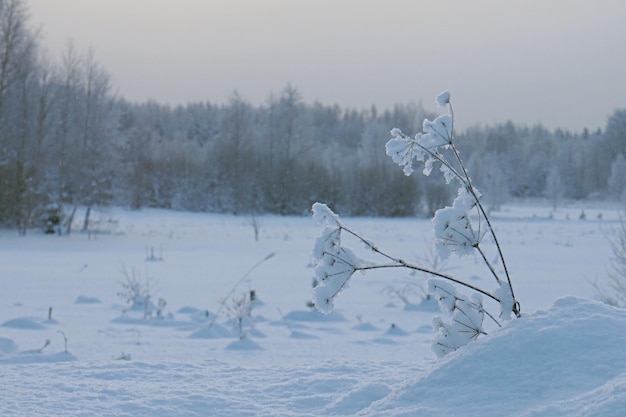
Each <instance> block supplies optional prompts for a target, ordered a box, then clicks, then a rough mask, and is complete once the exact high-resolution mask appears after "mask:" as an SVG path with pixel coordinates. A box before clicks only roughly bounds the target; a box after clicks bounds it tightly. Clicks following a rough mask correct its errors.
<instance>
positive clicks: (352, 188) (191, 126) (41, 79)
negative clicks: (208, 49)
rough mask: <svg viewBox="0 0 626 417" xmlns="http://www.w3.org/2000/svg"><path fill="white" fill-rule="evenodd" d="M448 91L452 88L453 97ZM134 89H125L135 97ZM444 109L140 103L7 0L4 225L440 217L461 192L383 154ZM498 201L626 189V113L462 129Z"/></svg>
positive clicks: (473, 161) (0, 145) (1, 148)
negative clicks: (50, 46)
mask: <svg viewBox="0 0 626 417" xmlns="http://www.w3.org/2000/svg"><path fill="white" fill-rule="evenodd" d="M445 87H446V86H442V89H445ZM122 94H123V92H122ZM432 108H433V109H432V110H430V109H429V108H425V107H423V106H422V105H418V104H397V105H396V106H394V107H393V108H390V109H378V108H376V107H371V108H367V109H352V108H341V107H339V106H337V105H328V104H324V103H318V102H314V103H308V102H307V101H306V98H304V97H302V96H301V95H300V93H299V92H298V89H297V86H292V85H286V86H285V87H284V89H283V90H282V91H280V92H279V93H278V94H276V95H273V94H269V93H268V97H267V100H266V101H265V102H264V103H263V104H262V105H258V106H253V105H251V104H249V103H248V102H247V101H246V99H245V97H242V96H240V95H239V94H238V93H237V92H233V94H232V96H231V98H230V100H229V101H228V102H227V103H219V104H217V103H212V102H211V101H210V97H208V98H207V101H206V102H201V103H189V104H186V105H181V106H170V105H167V104H162V103H158V102H145V103H133V102H129V101H127V100H125V99H124V98H123V97H120V96H118V95H116V94H115V93H114V88H113V81H112V80H111V79H110V77H109V75H108V74H107V71H106V68H104V67H103V66H102V65H101V64H100V63H99V62H98V61H97V59H96V56H95V54H94V53H93V51H79V50H77V49H76V48H75V47H73V46H72V45H71V44H70V45H68V47H67V48H66V50H65V52H64V53H63V55H62V56H60V57H50V56H49V55H48V54H47V53H46V51H44V50H42V48H40V47H39V46H38V35H37V32H36V31H34V30H33V29H32V28H31V27H30V25H29V19H28V10H27V8H26V5H25V3H24V2H23V1H22V0H6V1H4V2H2V3H0V225H2V226H4V227H14V228H16V229H17V230H19V231H20V233H25V232H26V230H27V229H28V228H30V227H38V226H41V225H42V223H45V222H49V221H50V217H51V216H54V217H58V219H57V220H58V221H59V223H62V222H63V221H64V220H65V221H67V220H73V213H75V212H76V208H77V207H86V208H87V210H85V212H86V213H87V214H86V217H85V218H84V220H83V222H84V225H85V227H88V223H89V215H90V214H89V213H90V212H91V209H92V208H96V207H102V206H109V205H118V206H125V207H129V208H137V209H138V208H143V207H162V208H171V209H176V210H189V211H210V212H220V213H238V214H255V213H276V214H303V213H308V212H309V211H310V207H311V204H312V203H313V202H315V201H325V202H327V203H328V204H329V205H331V206H332V207H333V209H334V210H336V211H337V212H339V213H341V214H342V215H344V216H345V215H363V216H407V215H420V214H428V215H429V214H432V212H433V211H434V210H435V209H436V208H439V207H442V205H444V204H445V203H447V202H449V201H451V199H452V193H453V192H454V189H453V188H449V187H447V186H445V185H442V184H440V182H439V181H436V180H433V181H431V180H430V179H429V178H428V177H423V176H412V177H405V176H404V175H403V174H402V172H401V171H400V170H398V169H397V167H396V166H395V164H394V163H393V161H391V160H390V158H388V157H387V156H386V155H385V153H384V145H385V143H386V142H387V140H388V139H389V130H390V129H391V128H393V127H398V128H400V129H402V130H403V131H404V132H406V133H411V134H412V133H417V132H419V131H421V123H422V120H423V119H424V118H425V117H430V118H432V117H433V115H434V114H435V113H434V111H435V110H436V109H435V105H434V103H433V105H432ZM456 137H457V143H458V144H459V145H458V146H459V148H461V149H462V152H463V154H464V155H465V158H466V161H465V162H466V163H467V166H468V169H469V173H470V175H471V176H472V178H473V180H474V181H475V182H476V183H477V184H481V185H482V187H481V192H482V194H483V197H484V199H485V201H486V202H487V204H488V206H489V207H490V208H492V209H497V208H498V207H499V205H501V204H502V203H504V202H506V201H507V199H509V198H514V197H518V198H546V199H548V200H549V201H550V202H551V203H552V204H554V205H556V204H557V203H558V202H559V201H560V200H561V199H613V200H617V199H621V198H624V197H625V196H626V193H625V190H626V159H625V156H626V109H617V110H615V112H614V113H613V114H612V115H607V122H606V124H605V127H604V129H602V130H598V131H593V132H590V131H587V130H584V131H582V132H571V131H568V130H567V126H564V127H563V128H562V129H557V130H548V129H546V128H544V127H542V126H541V125H535V126H521V125H518V124H515V123H514V121H511V122H507V123H503V124H498V125H493V126H484V125H482V126H476V127H472V128H468V129H466V130H464V131H457V132H456Z"/></svg>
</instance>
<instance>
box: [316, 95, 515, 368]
mask: <svg viewBox="0 0 626 417" xmlns="http://www.w3.org/2000/svg"><path fill="white" fill-rule="evenodd" d="M437 102H438V104H439V106H440V107H445V108H447V109H448V112H447V113H445V114H442V115H440V116H438V117H436V118H435V119H434V120H429V119H425V120H424V122H423V131H422V132H421V133H418V134H416V135H415V136H414V137H409V136H407V135H405V134H404V133H402V131H401V130H400V129H397V128H394V129H392V130H391V139H390V140H389V141H388V142H387V145H386V152H387V155H389V156H390V157H391V158H392V160H393V161H394V162H395V163H396V164H398V165H399V166H401V167H402V168H403V171H404V174H405V175H407V176H409V175H411V174H412V173H413V170H414V168H413V166H414V163H415V162H421V163H423V164H424V167H423V171H422V172H423V174H424V175H427V176H428V175H430V174H431V172H432V170H433V169H434V168H435V167H436V166H438V167H439V170H440V171H441V173H442V174H443V177H444V179H445V182H446V183H450V182H451V181H453V180H456V181H457V182H458V183H459V188H458V191H457V196H456V198H455V199H454V202H453V203H452V206H449V207H445V208H442V209H439V210H437V212H436V213H435V215H434V217H433V227H434V235H435V241H434V245H435V248H436V250H437V253H438V255H439V256H441V257H442V259H447V258H448V257H449V256H450V254H452V253H454V254H456V255H458V256H465V255H470V254H478V255H479V257H480V258H481V259H482V261H483V262H484V264H485V266H486V267H487V270H488V273H489V274H490V275H491V276H492V277H493V278H494V280H495V282H496V284H497V286H496V288H495V289H494V290H491V291H488V290H485V289H483V288H479V287H477V286H474V285H472V284H470V283H468V282H465V281H463V280H460V279H457V278H455V277H453V276H451V275H448V274H446V273H443V272H441V271H436V270H431V269H429V268H425V267H422V266H420V265H414V264H411V263H409V262H407V261H405V260H403V259H400V258H397V257H394V256H392V255H389V254H387V253H385V252H383V251H382V250H381V249H379V247H378V246H376V245H375V244H374V243H372V242H371V241H369V240H367V239H365V238H363V237H361V236H360V235H359V234H357V233H355V232H353V231H352V230H351V229H349V228H347V227H346V226H345V225H344V224H343V222H342V221H341V220H340V219H339V216H337V215H336V214H335V213H334V212H333V211H332V210H331V209H330V208H329V207H328V206H327V205H325V204H321V203H315V204H314V205H313V218H314V220H316V221H317V222H318V223H319V224H320V225H321V226H322V232H321V235H320V236H319V237H318V238H317V240H316V242H315V246H314V249H313V258H314V260H315V264H316V267H315V278H316V282H317V285H316V286H315V287H314V290H313V293H314V297H313V298H314V304H315V306H316V308H317V309H318V310H320V311H322V312H325V313H328V312H330V311H331V310H332V308H333V306H334V303H335V298H336V297H337V295H338V294H339V293H340V292H341V291H342V290H343V289H344V288H345V287H346V286H347V284H348V282H349V280H350V278H351V277H352V276H353V275H354V273H355V272H357V271H361V272H364V271H368V270H374V269H382V268H407V269H409V270H414V271H421V272H423V273H426V274H430V275H432V276H434V277H435V278H433V279H431V280H430V281H429V288H430V290H431V293H432V294H433V295H436V296H437V298H438V300H439V303H440V306H441V307H442V310H444V311H445V312H447V313H449V317H448V319H447V320H443V319H441V318H438V319H436V320H435V328H436V330H437V334H436V337H435V342H434V344H433V348H434V350H435V352H436V353H437V355H438V356H442V355H445V354H446V353H448V352H450V351H452V350H455V349H457V348H459V347H461V346H463V345H464V344H466V343H467V342H469V341H471V340H474V339H476V338H477V337H478V336H479V335H481V334H484V333H485V332H484V330H483V320H484V317H485V316H487V317H489V318H491V319H492V320H493V321H494V322H495V323H496V324H497V325H499V326H500V325H501V324H500V322H499V319H500V320H508V319H510V318H511V316H512V315H515V316H516V317H519V316H520V315H521V313H520V305H519V303H518V302H517V300H516V299H515V295H514V292H513V287H512V285H511V279H510V276H509V272H508V269H507V266H506V262H505V259H504V255H503V253H502V249H501V246H500V244H499V242H498V238H497V236H496V233H495V230H494V228H493V227H492V225H491V221H490V219H489V216H488V212H487V210H486V209H485V207H484V206H483V204H482V201H481V194H480V192H479V191H478V189H477V188H476V187H475V186H474V183H473V182H472V180H471V178H470V176H469V174H468V172H467V169H466V167H465V165H464V163H463V160H462V159H461V156H460V154H459V152H458V148H457V147H456V143H455V137H454V110H453V107H452V103H451V102H450V93H449V92H447V91H446V92H444V93H441V94H440V95H439V96H438V97H437ZM346 235H347V236H352V237H353V238H356V240H357V241H359V242H361V243H362V244H364V245H365V246H366V247H367V248H368V249H369V250H370V251H371V252H373V253H374V254H376V255H378V256H379V257H382V258H383V259H384V262H381V263H377V262H373V261H370V260H367V259H364V258H362V257H360V256H359V255H357V253H356V252H355V251H354V250H353V249H350V248H349V247H347V246H345V245H344V237H345V236H346ZM485 236H489V237H490V239H491V240H492V241H493V243H494V244H495V247H496V250H497V259H498V262H499V263H500V264H501V266H502V268H503V270H504V272H503V273H500V272H498V271H496V268H495V266H494V261H490V260H489V259H490V258H489V257H488V256H487V253H486V251H485V249H484V247H483V246H484V245H482V243H483V240H484V238H485ZM451 283H454V284H457V286H462V287H465V288H469V289H470V290H472V291H473V294H472V295H471V296H467V295H465V294H463V293H461V292H460V291H458V290H457V286H455V285H451ZM483 296H486V297H488V298H489V299H491V300H493V301H496V302H497V303H498V304H499V306H500V312H499V314H492V313H489V312H488V311H487V309H486V308H485V307H484V306H483V301H482V297H483ZM496 316H499V319H497V318H496Z"/></svg>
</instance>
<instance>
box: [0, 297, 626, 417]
mask: <svg viewBox="0 0 626 417" xmlns="http://www.w3.org/2000/svg"><path fill="white" fill-rule="evenodd" d="M8 345H10V343H9V344H8V343H7V342H6V341H5V342H4V346H5V347H6V346H8ZM625 346H626V310H620V309H615V308H612V307H609V306H606V305H603V304H600V303H597V302H593V301H589V300H584V299H579V298H573V297H568V298H563V299H560V300H558V301H557V302H556V303H555V304H554V305H553V306H552V307H551V308H550V309H548V310H547V311H540V312H537V313H534V314H532V315H529V316H526V317H523V318H522V319H519V320H513V321H512V322H510V323H509V324H507V327H506V328H503V329H501V330H500V331H498V332H496V333H494V334H493V335H491V336H489V337H484V338H482V339H479V340H478V341H477V342H474V343H471V344H469V345H468V346H466V347H464V348H462V349H461V350H459V351H457V352H454V353H452V354H450V355H448V356H447V357H446V358H445V359H444V360H442V361H440V362H437V363H436V364H435V365H434V366H433V368H432V369H430V370H428V371H421V370H420V369H419V368H417V367H415V365H414V364H406V363H401V362H397V361H396V362H391V361H392V360H393V359H392V358H389V357H384V355H381V357H380V358H379V360H378V361H366V362H359V361H354V362H349V361H348V362H345V361H342V362H339V361H337V360H333V361H329V362H319V363H315V362H314V361H312V362H311V363H309V364H307V365H303V364H294V363H289V362H286V363H285V364H284V365H280V366H269V367H267V366H260V367H241V366H236V365H232V364H227V363H223V362H220V361H210V360H208V361H205V362H201V363H180V362H171V363H166V362H156V363H146V362H136V361H111V362H102V361H98V362H83V361H80V360H78V361H76V360H75V361H72V362H59V363H37V364H32V363H31V364H19V362H12V363H11V362H8V361H5V362H4V365H2V367H1V370H2V378H0V392H2V393H3V397H4V399H3V401H2V402H0V415H13V416H27V415H28V416H30V415H100V416H105V415H107V416H108V415H111V416H113V415H115V416H131V415H132V416H171V415H176V416H207V415H229V416H259V415H263V416H287V417H289V416H319V415H325V416H333V415H360V416H380V415H384V416H396V417H397V416H426V415H427V416H462V415H463V416H498V417H501V416H525V417H526V416H603V417H607V416H609V417H610V416H623V415H624V410H626V355H625V354H624V352H625V351H624V347H625ZM5 350H10V351H12V350H14V349H13V348H12V347H11V346H8V348H6V349H5ZM381 352H383V351H381ZM242 354H245V355H257V354H267V352H266V351H261V352H260V353H258V352H257V351H245V353H242Z"/></svg>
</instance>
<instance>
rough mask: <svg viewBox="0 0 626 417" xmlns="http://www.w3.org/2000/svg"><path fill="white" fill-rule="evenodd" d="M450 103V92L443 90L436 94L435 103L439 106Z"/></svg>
mask: <svg viewBox="0 0 626 417" xmlns="http://www.w3.org/2000/svg"><path fill="white" fill-rule="evenodd" d="M449 103H450V92H449V91H444V92H443V93H441V94H439V95H438V96H437V104H438V105H439V107H446V106H447V105H448V104H449Z"/></svg>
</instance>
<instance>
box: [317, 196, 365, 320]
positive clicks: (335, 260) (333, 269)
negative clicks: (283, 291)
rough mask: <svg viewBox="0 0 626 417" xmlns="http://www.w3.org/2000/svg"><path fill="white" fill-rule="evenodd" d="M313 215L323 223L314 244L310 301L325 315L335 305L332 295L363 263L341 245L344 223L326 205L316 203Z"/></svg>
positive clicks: (338, 290) (344, 284) (346, 283)
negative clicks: (313, 282) (313, 273)
mask: <svg viewBox="0 0 626 417" xmlns="http://www.w3.org/2000/svg"><path fill="white" fill-rule="evenodd" d="M313 218H314V219H315V220H316V221H317V222H318V223H319V224H320V225H321V226H324V227H323V229H322V233H321V234H320V236H319V237H318V238H317V239H316V241H315V245H314V247H313V259H314V262H315V264H316V266H315V278H316V281H317V285H316V286H315V288H313V302H314V304H315V307H316V308H317V309H318V310H319V311H321V312H322V313H326V314H328V313H330V312H331V311H332V309H333V307H334V299H335V297H336V296H337V295H338V294H339V293H340V292H341V290H343V289H344V288H345V287H346V286H347V285H348V281H349V280H350V278H351V277H352V274H354V273H355V272H356V271H357V270H358V269H359V268H360V266H361V265H364V264H365V263H366V262H365V261H363V260H362V259H360V258H359V257H358V256H357V255H356V254H355V253H354V252H353V251H352V250H350V249H348V248H344V247H342V246H341V231H342V230H343V226H342V224H341V222H340V221H339V217H338V216H337V215H336V214H335V213H333V211H332V210H331V209H329V208H328V206H326V205H325V204H321V203H315V204H314V205H313Z"/></svg>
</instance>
